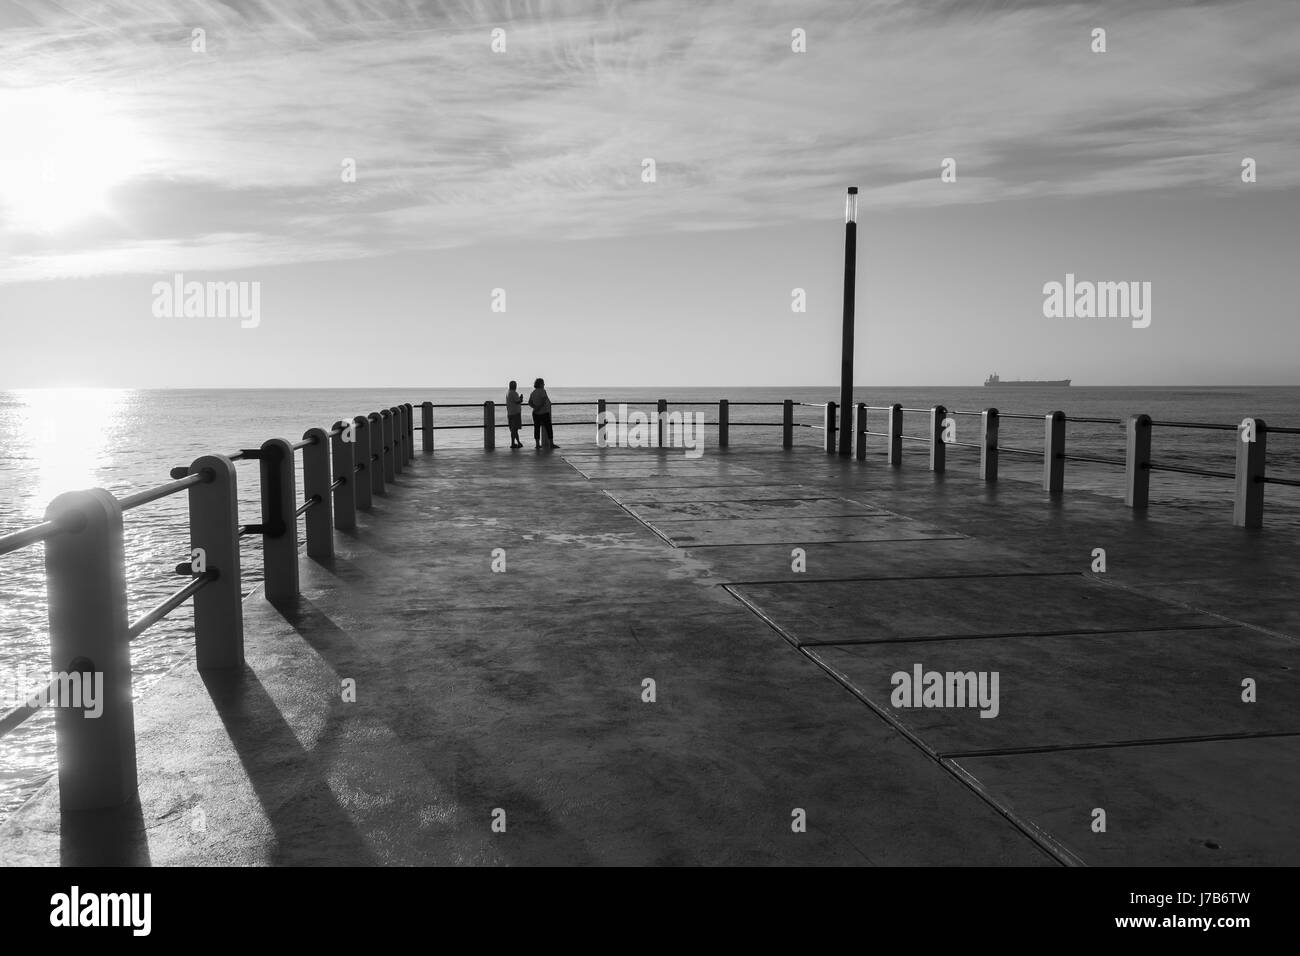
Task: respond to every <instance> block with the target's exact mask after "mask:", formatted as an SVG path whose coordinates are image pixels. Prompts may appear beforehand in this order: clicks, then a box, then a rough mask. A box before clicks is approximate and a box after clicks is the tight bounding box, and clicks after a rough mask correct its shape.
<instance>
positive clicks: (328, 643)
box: [0, 447, 1300, 865]
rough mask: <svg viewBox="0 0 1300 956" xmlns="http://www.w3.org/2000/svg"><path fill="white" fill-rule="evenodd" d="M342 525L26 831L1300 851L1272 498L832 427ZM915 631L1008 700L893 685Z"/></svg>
mask: <svg viewBox="0 0 1300 956" xmlns="http://www.w3.org/2000/svg"><path fill="white" fill-rule="evenodd" d="M566 458H568V459H572V461H571V462H570V461H568V460H566ZM909 465H911V463H910V462H909ZM862 508H865V509H868V510H867V511H857V510H853V509H862ZM900 528H902V529H905V531H899V530H897V529H900ZM868 529H869V530H868ZM882 529H884V530H885V531H886V532H887V533H888V534H890V535H893V537H886V536H883V534H882ZM335 537H336V548H337V554H336V557H335V558H334V560H333V561H331V562H329V563H327V564H318V563H316V562H313V561H310V560H308V559H306V558H305V557H304V558H303V559H302V562H301V565H302V581H303V593H302V597H301V599H300V600H299V601H298V602H296V603H295V604H293V605H292V606H281V607H275V606H272V605H271V604H269V603H267V602H266V601H265V600H264V599H263V598H262V596H261V594H260V592H257V593H255V594H254V595H252V596H251V597H250V598H249V600H248V601H247V603H246V606H245V607H246V618H247V620H246V631H247V637H246V642H247V656H248V662H247V666H246V668H245V669H244V670H243V671H242V672H237V673H227V674H205V675H200V674H199V673H198V672H197V671H196V669H195V668H194V665H193V662H192V661H190V662H186V663H183V664H181V665H179V666H178V667H177V668H175V669H174V670H173V671H172V672H170V673H169V674H168V675H167V676H166V677H165V678H164V679H163V680H162V681H161V682H160V683H159V684H158V685H157V686H156V687H154V688H153V689H152V690H151V692H150V693H149V694H148V695H147V696H146V698H145V700H144V701H143V702H142V703H141V704H140V705H139V707H138V708H137V714H136V726H137V736H138V763H139V767H140V781H141V787H140V800H139V803H138V805H133V806H131V807H127V808H123V809H121V810H116V811H104V812H100V813H97V814H69V815H62V816H61V815H60V814H59V812H58V794H57V783H52V784H51V785H50V786H47V787H46V788H45V789H44V790H42V791H41V792H40V793H38V794H37V796H36V797H34V798H33V800H32V801H31V802H29V803H28V804H27V805H25V806H24V807H23V808H22V809H20V810H19V811H18V812H17V813H15V814H14V816H13V817H12V818H11V819H10V821H9V822H8V823H7V824H6V826H5V827H4V828H3V829H2V830H0V849H2V850H3V858H4V861H5V862H8V863H39V864H58V863H61V862H62V863H94V862H119V863H152V864H154V865H170V864H198V865H211V864H253V865H263V864H270V865H276V864H295V865H296V864H309V865H331V864H352V863H357V864H417V865H418V864H522V865H529V864H534V865H535V864H564V865H570V864H582V865H585V864H684V865H691V864H724V865H738V864H760V865H770V864H790V865H873V864H874V865H972V864H973V865H986V864H992V865H1054V864H1060V863H1086V864H1101V865H1106V864H1116V863H1118V864H1124V865H1128V864H1178V863H1188V862H1195V863H1215V862H1222V863H1234V864H1242V863H1256V864H1258V863H1264V864H1274V863H1294V862H1297V858H1298V857H1300V827H1298V826H1297V825H1296V824H1295V823H1294V822H1293V821H1292V817H1291V814H1290V806H1289V805H1290V802H1291V800H1292V795H1293V794H1294V792H1295V784H1296V783H1297V782H1300V781H1298V780H1297V770H1296V766H1297V762H1296V760H1295V758H1296V756H1297V754H1296V750H1295V748H1296V746H1297V743H1296V739H1297V738H1296V736H1295V735H1296V734H1298V733H1300V693H1297V690H1300V688H1297V686H1296V677H1295V674H1296V673H1297V672H1300V666H1297V664H1298V659H1300V655H1297V649H1298V646H1300V645H1297V642H1296V640H1295V638H1294V636H1293V635H1294V634H1295V632H1296V630H1297V628H1296V627H1295V625H1296V624H1300V620H1298V619H1297V618H1296V616H1295V613H1296V612H1295V611H1294V610H1293V609H1292V608H1290V607H1289V606H1288V605H1287V603H1286V601H1285V600H1283V599H1282V597H1281V595H1279V594H1278V593H1277V589H1278V588H1279V587H1280V586H1281V585H1282V584H1286V585H1287V587H1288V588H1289V589H1290V590H1289V591H1288V592H1286V593H1294V584H1295V581H1296V580H1297V578H1296V573H1297V571H1298V570H1300V567H1298V565H1300V559H1298V558H1297V556H1296V554H1295V553H1294V552H1295V549H1294V547H1293V544H1292V542H1291V541H1289V540H1288V541H1284V540H1281V536H1277V535H1270V534H1269V532H1268V531H1267V529H1265V531H1264V532H1244V531H1242V530H1241V529H1235V528H1232V527H1231V525H1230V524H1229V523H1228V522H1227V521H1226V520H1225V519H1223V518H1222V517H1221V516H1217V515H1216V516H1212V517H1211V516H1206V515H1200V514H1196V513H1189V512H1187V511H1186V510H1179V511H1177V512H1169V513H1165V514H1162V513H1161V512H1160V510H1159V507H1158V504H1157V505H1153V509H1152V511H1151V512H1150V513H1149V514H1148V515H1146V516H1136V515H1135V514H1134V513H1133V512H1131V511H1130V510H1129V509H1127V508H1125V507H1124V506H1123V505H1122V504H1120V503H1117V502H1115V501H1114V500H1113V499H1109V498H1103V497H1099V496H1096V495H1089V494H1086V493H1078V492H1076V493H1068V492H1067V494H1066V496H1065V497H1064V498H1061V499H1057V500H1053V499H1051V498H1049V497H1048V496H1046V495H1044V494H1043V493H1042V492H1041V491H1040V490H1038V489H1037V488H1036V487H1035V486H1033V485H1031V484H1029V483H1025V482H1016V481H1003V482H1000V483H999V484H998V485H997V486H995V487H990V486H988V485H986V484H984V483H982V482H979V481H978V480H977V479H976V477H975V476H974V475H971V474H964V473H962V472H960V471H959V470H957V468H956V467H954V469H953V471H950V472H949V474H947V475H945V476H942V477H936V476H934V475H932V474H930V473H928V472H926V471H923V470H921V469H919V468H917V467H915V466H914V465H911V467H905V468H904V469H901V470H894V469H889V468H886V467H883V466H881V465H880V464H879V463H877V462H868V463H865V464H864V463H861V462H856V461H845V460H843V459H840V458H838V457H837V456H827V455H825V454H824V453H823V452H821V451H819V450H816V449H812V448H800V449H796V450H792V451H781V450H779V449H772V450H765V449H746V450H743V451H742V450H734V451H719V450H716V449H711V450H709V451H708V453H706V454H705V455H704V456H703V457H701V458H699V459H687V458H685V457H684V456H683V455H682V453H681V451H680V450H677V451H666V452H660V451H653V450H624V449H605V450H598V449H595V448H591V447H586V448H574V449H567V448H566V449H561V450H559V451H556V452H550V453H547V452H542V453H538V452H535V451H533V450H532V449H531V448H528V449H523V450H519V451H510V450H508V449H498V450H497V451H496V452H492V453H485V452H480V451H470V450H464V451H438V452H436V453H435V454H434V455H432V456H417V458H416V459H415V461H414V462H413V463H412V464H410V465H408V466H407V468H406V470H405V471H404V473H403V474H402V475H401V476H399V478H398V480H397V481H396V482H395V483H394V484H393V485H391V486H390V488H389V493H388V494H387V495H386V496H385V497H383V498H381V499H377V501H376V504H375V507H374V509H373V511H372V512H371V513H370V514H365V515H362V516H361V518H360V526H359V528H358V529H357V530H356V531H353V532H346V533H337V534H336V536H335ZM1096 547H1103V548H1106V549H1107V558H1108V569H1107V572H1106V573H1105V574H1093V572H1092V571H1091V570H1090V566H1091V562H1092V560H1093V558H1092V551H1093V549H1094V548H1096ZM796 548H798V549H802V551H803V562H804V566H805V568H806V570H802V571H796V570H794V569H793V568H792V563H794V557H793V555H792V552H793V551H794V549H796ZM495 549H503V550H504V557H505V570H504V572H494V571H493V570H492V564H493V560H494V551H495ZM498 555H499V553H498ZM783 638H784V639H783ZM917 663H920V664H922V665H923V667H924V669H926V670H930V669H935V670H938V671H984V672H988V671H994V670H996V671H999V673H1000V682H999V695H1000V697H999V708H998V716H997V717H996V718H981V717H979V712H978V709H975V708H970V707H955V706H944V707H928V706H923V707H916V708H898V707H894V706H893V705H892V703H891V700H890V695H891V690H892V682H891V677H892V675H893V674H894V673H896V672H898V671H900V670H906V671H910V670H911V668H912V667H913V665H914V664H917ZM1246 677H1249V678H1252V679H1253V680H1254V681H1256V684H1257V694H1258V700H1257V702H1255V703H1248V702H1245V701H1243V700H1242V699H1241V695H1242V688H1241V680H1242V678H1246ZM349 681H350V682H354V684H352V685H348V684H346V683H345V682H349ZM647 681H653V689H654V698H655V699H654V701H653V702H648V701H647V700H646V699H645V697H647V696H648V689H647V688H648V687H649V686H650V685H649V684H648V683H647ZM348 686H354V687H355V701H349V700H345V699H344V690H345V689H346V687H348ZM1224 774H1230V775H1231V777H1230V779H1229V778H1224V777H1223V775H1224ZM1098 806H1104V807H1105V809H1106V812H1107V816H1108V819H1109V821H1110V823H1109V826H1108V828H1107V830H1105V831H1104V832H1094V830H1093V829H1092V828H1091V823H1092V817H1091V816H1090V814H1091V812H1092V810H1093V809H1094V808H1096V807H1098ZM498 811H500V812H498ZM798 811H803V815H804V816H806V820H807V825H806V831H804V832H796V830H795V829H794V828H793V827H792V822H793V821H794V820H796V819H797V818H798V817H799V813H798ZM502 814H503V815H504V820H505V829H504V832H497V830H494V829H493V822H494V818H495V819H496V820H497V821H498V822H497V827H498V830H499V828H500V820H501V818H502ZM1207 842H1208V843H1212V844H1214V845H1215V847H1217V848H1218V849H1217V850H1216V849H1214V848H1211V847H1209V846H1208V845H1207Z"/></svg>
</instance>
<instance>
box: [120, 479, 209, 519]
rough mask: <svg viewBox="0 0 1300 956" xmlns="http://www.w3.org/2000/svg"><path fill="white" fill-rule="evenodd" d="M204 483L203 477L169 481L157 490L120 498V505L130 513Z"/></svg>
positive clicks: (152, 489)
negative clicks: (133, 509) (142, 506)
mask: <svg viewBox="0 0 1300 956" xmlns="http://www.w3.org/2000/svg"><path fill="white" fill-rule="evenodd" d="M202 483H203V476H202V475H187V476H186V477H184V478H178V479H176V480H175V481H169V482H167V483H166V484H165V485H159V486H158V487H157V488H150V489H148V490H147V491H139V492H136V493H135V494H133V495H128V496H127V497H125V498H119V499H118V503H119V504H120V505H121V506H122V510H123V511H130V510H131V509H132V508H138V507H140V506H141V505H147V504H148V503H149V502H151V501H157V500H158V499H159V498H166V497H167V496H168V495H174V494H176V492H178V491H184V490H185V489H186V488H190V487H192V486H194V485H198V484H202Z"/></svg>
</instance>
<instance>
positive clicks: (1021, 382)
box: [984, 372, 1070, 386]
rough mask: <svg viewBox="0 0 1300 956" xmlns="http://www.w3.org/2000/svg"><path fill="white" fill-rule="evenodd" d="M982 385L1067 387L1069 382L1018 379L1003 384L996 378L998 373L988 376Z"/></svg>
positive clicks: (1067, 380) (1065, 379)
mask: <svg viewBox="0 0 1300 956" xmlns="http://www.w3.org/2000/svg"><path fill="white" fill-rule="evenodd" d="M984 384H985V385H1053V386H1065V385H1069V384H1070V380H1069V379H1068V378H1062V379H1057V380H1056V381H1054V382H1035V381H1031V380H1029V379H1022V378H1018V379H1016V380H1015V381H1011V382H1004V381H1002V379H1000V378H998V373H997V372H994V373H993V374H992V375H990V376H989V377H988V378H986V379H985V380H984Z"/></svg>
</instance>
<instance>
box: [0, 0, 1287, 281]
mask: <svg viewBox="0 0 1300 956" xmlns="http://www.w3.org/2000/svg"><path fill="white" fill-rule="evenodd" d="M1291 7H1292V0H1267V2H1265V0H1261V2H1243V3H1227V2H1225V3H1215V4H1199V5H1195V6H1191V7H1188V6H1179V7H1176V8H1171V7H1169V6H1167V5H1164V4H1156V3H1147V2H1142V3H1121V2H1113V3H1102V4H1095V3H1090V4H1086V5H1082V4H1072V3H1058V4H1052V3H1046V2H1037V0H1035V2H1027V0H1018V2H985V3H947V4H939V5H919V4H909V3H905V2H901V0H875V2H868V3H861V4H854V5H846V4H843V3H840V2H835V0H820V2H807V3H799V4H791V3H780V2H766V0H760V2H739V0H737V2H722V3H716V4H700V3H692V2H689V0H640V2H634V3H633V2H600V3H597V2H576V0H573V2H544V0H536V2H515V3H508V2H495V3H493V2H480V3H474V4H470V3H464V4H460V3H454V4H452V3H449V4H436V3H423V2H408V3H379V2H355V3H345V2H335V3H330V4H322V3H311V2H296V3H295V2H275V3H269V2H268V3H253V2H229V3H211V2H197V3H188V4H183V5H177V4H173V3H169V2H162V0H137V2H133V3H130V2H128V3H120V2H119V3H114V2H109V3H105V4H100V5H97V6H96V7H95V8H94V10H95V13H94V14H93V16H86V15H81V16H79V15H76V14H73V13H69V12H68V11H67V10H65V9H63V8H61V7H58V6H54V5H43V4H41V5H38V4H24V5H22V6H20V7H18V8H16V12H12V13H11V14H10V15H9V17H8V19H6V20H3V21H0V46H3V48H4V49H5V51H6V58H5V65H4V66H3V67H0V89H5V90H7V91H8V93H9V95H10V96H11V98H12V97H19V98H21V97H22V96H23V95H24V94H25V92H26V91H31V90H35V89H41V88H48V87H52V86H60V87H71V88H76V89H87V90H94V91H99V92H102V93H103V94H104V104H105V105H104V109H105V111H106V119H105V122H116V123H119V124H121V128H122V129H123V130H128V131H129V139H130V143H131V146H132V156H133V157H134V158H135V159H134V162H135V164H136V166H135V172H134V173H133V174H132V175H131V176H130V177H129V178H123V179H122V180H121V181H119V182H117V183H116V184H115V185H114V188H113V189H112V190H111V192H110V194H109V199H110V202H109V204H108V209H107V210H105V211H104V212H103V213H102V214H100V215H98V216H96V217H93V218H92V219H90V220H88V221H86V222H83V223H82V224H81V225H80V226H79V227H78V228H70V229H68V230H65V231H64V232H60V233H57V234H51V235H34V234H32V232H31V230H30V229H28V230H23V229H20V228H19V227H18V226H16V225H15V224H13V223H10V224H8V225H7V226H6V224H5V223H4V221H3V220H0V239H2V240H3V241H4V243H5V244H6V246H7V247H8V250H9V254H10V255H9V259H8V260H7V261H6V263H5V264H3V265H0V281H14V280H21V279H29V278H36V277H38V276H40V277H44V276H50V275H57V274H60V271H61V270H62V269H65V268H66V269H70V268H74V267H75V268H76V269H78V270H81V271H82V272H85V271H90V272H92V273H93V272H95V271H101V272H120V271H169V270H172V269H179V268H191V269H195V268H200V267H202V268H207V269H222V268H237V267H239V266H240V265H241V264H246V263H248V262H250V261H251V259H252V258H253V257H254V256H261V257H264V258H263V259H262V260H261V261H262V264H272V263H275V262H296V261H320V260H322V259H329V258H332V257H342V258H351V257H358V256H367V255H381V254H387V253H391V252H397V251H404V250H410V249H420V248H439V247H446V246H457V245H467V244H475V243H487V242H492V241H496V240H502V239H524V238H546V239H564V238H589V237H599V236H616V235H623V234H628V233H638V232H672V231H676V230H689V231H697V230H700V229H708V228H739V227H743V226H747V225H760V224H761V225H771V224H778V223H782V222H794V221H799V220H807V219H812V218H834V217H836V216H838V213H839V209H840V208H841V202H842V200H841V195H842V190H843V187H844V186H845V185H848V184H852V183H856V184H857V185H859V186H860V187H861V189H862V194H863V198H862V202H863V204H864V206H865V207H866V208H868V209H871V208H906V207H909V206H926V205H935V204H941V203H951V202H992V201H997V200H999V199H1003V198H1024V197H1026V196H1030V197H1033V196H1071V195H1097V194H1106V193H1117V192H1128V191H1141V190H1152V189H1159V190H1169V189H1175V190H1176V189H1186V190H1198V191H1217V190H1227V189H1230V188H1233V187H1234V186H1235V185H1237V184H1238V182H1237V178H1236V171H1237V169H1238V168H1239V162H1240V158H1241V157H1242V156H1244V155H1251V156H1255V157H1256V158H1257V159H1258V160H1259V161H1260V164H1261V174H1260V183H1259V184H1258V188H1262V189H1267V188H1277V187H1288V186H1294V185H1297V184H1298V183H1300V147H1298V146H1297V143H1296V141H1295V134H1294V130H1295V120H1296V117H1297V115H1300V92H1298V91H1300V70H1298V69H1297V68H1296V67H1295V66H1294V65H1293V62H1294V55H1293V51H1294V50H1295V49H1296V48H1297V47H1300V20H1298V19H1297V18H1296V17H1295V16H1294V15H1293V13H1292V12H1291ZM1098 25H1101V26H1104V27H1105V28H1106V30H1107V31H1108V47H1109V51H1108V52H1107V53H1105V54H1094V53H1092V52H1091V51H1090V50H1089V41H1090V31H1091V29H1092V28H1093V27H1094V26H1098ZM495 27H500V28H501V29H503V30H505V32H506V43H507V51H506V52H505V53H502V54H495V53H493V52H492V51H491V50H490V49H489V39H490V36H489V34H490V31H491V30H492V29H493V28H495ZM796 27H798V28H801V29H803V30H805V31H806V34H807V52H806V53H802V54H800V53H794V52H792V51H791V49H790V34H791V30H792V29H794V28H796ZM195 28H202V29H203V30H204V31H205V32H206V42H207V52H206V53H202V54H199V53H193V52H191V49H190V37H191V31H192V30H193V29H195ZM2 118H3V116H2V115H0V119H2ZM123 138H124V139H126V138H127V134H124V136H123ZM22 145H23V144H21V143H12V142H7V143H6V145H5V146H4V147H3V149H5V150H10V149H18V148H21V147H22ZM85 148H87V149H94V148H96V145H95V144H89V143H88V144H85ZM105 148H107V147H105ZM946 156H952V157H954V158H956V159H957V161H958V170H959V178H958V182H957V183H956V184H952V185H944V184H941V183H939V181H938V169H939V163H940V161H941V160H942V159H943V158H944V157H946ZM646 157H653V158H654V159H655V160H656V164H657V175H658V181H657V182H655V183H653V184H647V183H642V182H641V180H640V173H641V162H642V160H643V159H644V158H646ZM345 158H353V159H355V160H356V162H357V167H358V181H357V182H356V183H344V182H342V181H341V178H340V170H341V163H342V162H343V160H344V159H345ZM14 188H17V186H16V185H15V184H13V183H10V184H9V185H8V186H5V185H3V184H0V207H3V202H4V196H5V191H6V189H14ZM2 212H3V209H2V208H0V213H2ZM196 259H197V260H200V262H199V264H196ZM97 263H98V264H97Z"/></svg>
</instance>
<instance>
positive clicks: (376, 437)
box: [366, 412, 387, 495]
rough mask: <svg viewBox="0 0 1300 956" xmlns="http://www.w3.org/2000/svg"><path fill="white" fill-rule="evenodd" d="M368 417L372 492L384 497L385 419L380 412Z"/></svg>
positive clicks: (372, 413) (369, 466) (368, 464)
mask: <svg viewBox="0 0 1300 956" xmlns="http://www.w3.org/2000/svg"><path fill="white" fill-rule="evenodd" d="M366 417H367V418H368V419H369V421H370V427H369V428H367V429H366V431H368V432H369V433H370V461H369V462H368V463H367V467H368V468H369V469H370V492H371V494H372V495H383V494H387V492H386V491H385V490H384V426H383V419H382V418H380V417H379V413H378V412H371V413H370V414H369V415H368V416H366Z"/></svg>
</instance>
